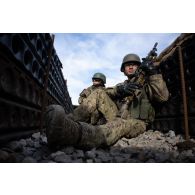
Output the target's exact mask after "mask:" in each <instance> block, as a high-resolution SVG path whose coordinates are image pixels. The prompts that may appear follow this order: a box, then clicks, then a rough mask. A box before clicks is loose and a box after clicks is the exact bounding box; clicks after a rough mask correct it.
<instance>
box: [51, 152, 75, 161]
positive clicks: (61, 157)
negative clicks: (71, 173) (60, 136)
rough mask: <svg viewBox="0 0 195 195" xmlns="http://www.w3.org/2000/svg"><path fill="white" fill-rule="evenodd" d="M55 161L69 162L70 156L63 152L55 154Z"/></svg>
mask: <svg viewBox="0 0 195 195" xmlns="http://www.w3.org/2000/svg"><path fill="white" fill-rule="evenodd" d="M54 161H55V162H59V163H71V162H72V159H71V157H70V156H68V155H66V154H65V153H63V154H60V155H57V156H56V157H55V159H54Z"/></svg>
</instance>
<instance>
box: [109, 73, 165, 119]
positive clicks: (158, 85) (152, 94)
mask: <svg viewBox="0 0 195 195" xmlns="http://www.w3.org/2000/svg"><path fill="white" fill-rule="evenodd" d="M124 82H128V80H127V81H124ZM120 84H123V83H119V84H118V85H120ZM118 85H116V86H115V87H112V88H107V89H106V92H107V94H108V95H109V96H110V97H111V98H112V99H113V100H114V101H115V102H116V104H117V106H118V109H119V111H120V112H124V110H123V107H124V104H125V102H127V101H126V100H127V98H128V97H126V98H122V97H121V95H120V94H118V92H117V86H118ZM168 98H169V92H168V89H167V86H166V83H165V82H164V80H163V78H162V75H161V74H157V75H152V76H150V77H149V78H148V80H147V82H146V83H145V84H144V86H143V88H142V89H139V90H136V92H135V96H134V97H133V100H131V102H130V104H129V105H128V107H126V112H127V113H128V114H127V116H125V118H136V119H141V120H145V121H146V122H152V121H153V120H154V117H155V111H154V108H153V106H152V103H153V102H165V101H167V100H168ZM120 114H122V113H120ZM122 118H123V117H122Z"/></svg>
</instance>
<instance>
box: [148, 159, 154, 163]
mask: <svg viewBox="0 0 195 195" xmlns="http://www.w3.org/2000/svg"><path fill="white" fill-rule="evenodd" d="M146 163H156V161H155V160H154V159H149V160H147V161H146Z"/></svg>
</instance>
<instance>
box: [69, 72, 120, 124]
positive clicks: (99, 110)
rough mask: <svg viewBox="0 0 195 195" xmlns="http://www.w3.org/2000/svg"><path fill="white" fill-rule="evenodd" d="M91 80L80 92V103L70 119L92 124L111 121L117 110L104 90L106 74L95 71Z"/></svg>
mask: <svg viewBox="0 0 195 195" xmlns="http://www.w3.org/2000/svg"><path fill="white" fill-rule="evenodd" d="M92 82H93V84H92V86H90V87H88V88H87V89H84V90H83V91H82V92H81V93H80V97H79V104H80V105H79V106H78V107H77V108H76V109H75V110H74V111H73V114H72V119H73V120H74V121H80V122H86V123H89V124H92V125H97V124H104V123H106V121H112V120H113V119H114V118H115V117H116V115H117V113H118V110H117V107H116V105H115V104H114V103H113V102H112V100H111V99H110V97H109V96H108V95H107V94H106V92H105V91H106V89H105V84H106V76H105V75H104V74H102V73H95V74H94V75H93V77H92ZM97 101H98V102H97ZM97 105H98V106H97Z"/></svg>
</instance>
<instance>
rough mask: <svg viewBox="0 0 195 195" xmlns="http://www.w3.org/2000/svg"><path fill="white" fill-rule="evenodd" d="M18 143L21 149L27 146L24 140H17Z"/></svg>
mask: <svg viewBox="0 0 195 195" xmlns="http://www.w3.org/2000/svg"><path fill="white" fill-rule="evenodd" d="M19 143H20V144H21V146H22V147H25V146H26V145H27V143H26V140H25V139H21V140H19Z"/></svg>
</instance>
